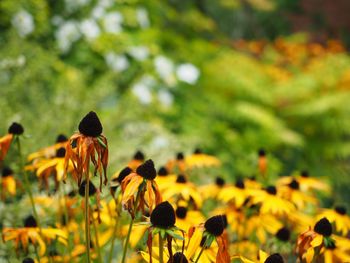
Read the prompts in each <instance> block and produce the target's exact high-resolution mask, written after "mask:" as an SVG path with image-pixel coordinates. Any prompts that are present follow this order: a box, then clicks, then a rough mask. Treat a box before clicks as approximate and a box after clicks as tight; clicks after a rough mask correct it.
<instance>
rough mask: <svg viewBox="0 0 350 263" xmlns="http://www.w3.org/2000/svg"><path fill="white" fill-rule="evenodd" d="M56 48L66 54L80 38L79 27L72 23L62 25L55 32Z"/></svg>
mask: <svg viewBox="0 0 350 263" xmlns="http://www.w3.org/2000/svg"><path fill="white" fill-rule="evenodd" d="M55 36H56V39H57V41H58V47H59V48H60V50H61V51H62V52H64V53H65V52H68V51H69V50H70V48H71V46H72V44H73V43H74V42H75V41H77V40H78V39H79V38H80V36H81V35H80V32H79V27H78V25H77V23H76V22H74V21H67V22H65V23H63V24H62V25H61V26H60V27H59V28H58V30H57V31H56V34H55Z"/></svg>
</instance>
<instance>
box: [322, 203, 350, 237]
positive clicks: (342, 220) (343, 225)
mask: <svg viewBox="0 0 350 263" xmlns="http://www.w3.org/2000/svg"><path fill="white" fill-rule="evenodd" d="M323 217H326V218H327V219H328V220H329V222H331V223H334V224H335V229H336V231H337V232H339V233H341V234H342V235H343V236H346V235H347V234H348V233H349V231H350V217H349V216H348V215H347V214H346V208H345V207H342V206H336V207H335V208H334V209H322V212H321V214H319V215H318V217H317V218H318V219H321V218H323Z"/></svg>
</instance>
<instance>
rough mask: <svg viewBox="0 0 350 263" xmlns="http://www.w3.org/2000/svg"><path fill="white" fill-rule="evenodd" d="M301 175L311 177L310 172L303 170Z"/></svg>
mask: <svg viewBox="0 0 350 263" xmlns="http://www.w3.org/2000/svg"><path fill="white" fill-rule="evenodd" d="M300 175H301V177H305V178H306V177H309V172H308V171H306V170H303V171H301V173H300Z"/></svg>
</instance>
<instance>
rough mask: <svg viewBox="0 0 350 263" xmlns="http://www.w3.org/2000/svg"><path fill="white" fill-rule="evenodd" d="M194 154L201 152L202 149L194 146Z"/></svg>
mask: <svg viewBox="0 0 350 263" xmlns="http://www.w3.org/2000/svg"><path fill="white" fill-rule="evenodd" d="M193 153H194V154H201V153H203V151H202V149H200V148H196V149H194V152H193Z"/></svg>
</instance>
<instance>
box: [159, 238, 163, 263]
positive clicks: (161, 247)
mask: <svg viewBox="0 0 350 263" xmlns="http://www.w3.org/2000/svg"><path fill="white" fill-rule="evenodd" d="M163 249H164V242H163V238H162V236H161V234H160V233H159V263H163V262H164V261H163Z"/></svg>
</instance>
